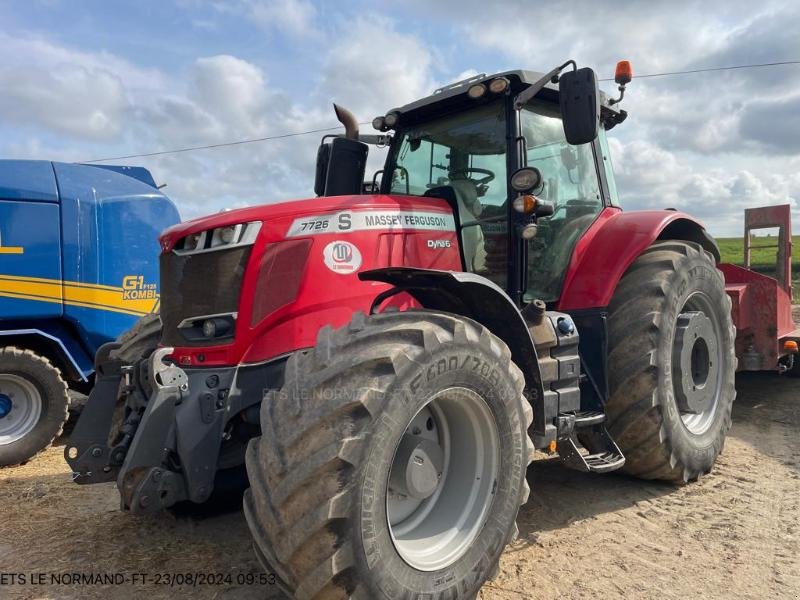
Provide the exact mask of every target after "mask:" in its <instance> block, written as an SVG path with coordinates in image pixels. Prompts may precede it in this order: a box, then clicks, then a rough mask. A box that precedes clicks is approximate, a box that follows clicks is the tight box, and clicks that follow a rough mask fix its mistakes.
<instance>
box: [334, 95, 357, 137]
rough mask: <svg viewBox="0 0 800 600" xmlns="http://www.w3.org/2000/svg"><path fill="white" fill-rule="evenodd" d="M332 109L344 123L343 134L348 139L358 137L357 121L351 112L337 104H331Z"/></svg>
mask: <svg viewBox="0 0 800 600" xmlns="http://www.w3.org/2000/svg"><path fill="white" fill-rule="evenodd" d="M333 110H334V111H335V112H336V118H337V119H339V122H340V123H341V124H342V125H344V136H345V137H346V138H347V139H350V140H357V139H358V121H357V120H356V118H355V116H354V115H353V113H351V112H350V111H349V110H347V109H346V108H342V107H341V106H339V105H338V104H335V103H334V105H333Z"/></svg>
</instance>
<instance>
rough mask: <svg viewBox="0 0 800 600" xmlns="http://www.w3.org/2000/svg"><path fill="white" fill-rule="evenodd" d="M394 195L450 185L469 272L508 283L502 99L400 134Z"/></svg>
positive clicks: (503, 112) (394, 174) (392, 181)
mask: <svg viewBox="0 0 800 600" xmlns="http://www.w3.org/2000/svg"><path fill="white" fill-rule="evenodd" d="M389 176H390V177H391V179H390V183H391V185H390V188H389V191H390V192H391V193H393V194H413V195H419V196H421V195H423V194H425V193H426V192H427V191H429V190H431V189H433V188H437V187H442V186H448V187H450V188H452V191H453V193H454V195H455V197H456V200H457V201H458V209H459V210H458V213H459V220H460V222H461V240H462V246H463V249H464V257H465V260H466V262H467V269H468V270H470V271H473V272H476V273H480V274H482V275H485V276H487V277H489V278H490V279H492V280H493V281H495V283H498V284H499V285H502V286H504V285H505V282H506V275H507V273H506V264H507V261H506V235H507V234H506V222H505V221H506V201H507V188H506V125H505V108H504V106H503V103H502V102H501V101H499V100H498V101H496V102H493V103H491V104H486V105H483V106H480V107H476V108H473V109H470V110H465V111H462V112H459V113H457V114H453V115H448V116H446V117H443V118H441V119H438V120H435V121H429V122H427V123H423V124H421V125H419V126H416V127H410V128H408V129H405V130H403V131H402V132H401V140H400V144H399V148H398V150H397V156H396V159H395V165H394V170H393V171H392V173H391V174H390V175H389Z"/></svg>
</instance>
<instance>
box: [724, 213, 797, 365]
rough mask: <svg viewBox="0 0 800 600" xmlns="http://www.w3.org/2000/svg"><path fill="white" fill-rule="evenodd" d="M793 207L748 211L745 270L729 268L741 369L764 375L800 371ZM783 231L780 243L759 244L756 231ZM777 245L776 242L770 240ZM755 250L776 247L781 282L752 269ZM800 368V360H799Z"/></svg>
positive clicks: (728, 283) (728, 287)
mask: <svg viewBox="0 0 800 600" xmlns="http://www.w3.org/2000/svg"><path fill="white" fill-rule="evenodd" d="M790 208H791V207H790V206H789V205H788V204H782V205H779V206H765V207H761V208H748V209H745V211H744V266H743V267H740V266H738V265H732V264H728V263H723V264H720V265H719V268H720V270H721V271H722V272H723V273H724V274H725V291H726V292H727V293H728V296H729V297H730V299H731V304H732V306H731V315H732V317H733V323H734V325H735V326H736V356H737V357H738V358H739V364H738V367H737V370H739V371H764V370H773V369H775V368H777V369H778V370H779V371H781V372H786V371H790V372H791V374H795V373H796V372H800V369H798V368H793V367H794V366H795V364H794V363H795V360H794V355H795V354H796V353H797V349H798V341H800V329H798V328H797V327H796V325H795V323H794V321H793V320H792V218H791V209H790ZM772 228H777V229H778V236H777V243H776V244H769V245H765V244H763V243H759V244H758V245H756V246H754V245H753V240H752V237H751V232H752V231H753V230H757V229H772ZM766 239H769V240H774V239H775V238H774V237H770V238H766ZM753 248H775V249H776V250H777V252H776V263H777V264H776V277H774V278H773V277H769V276H767V275H764V274H762V273H759V272H757V271H754V270H753V269H752V268H751V250H752V249H753ZM798 366H799V367H800V361H798Z"/></svg>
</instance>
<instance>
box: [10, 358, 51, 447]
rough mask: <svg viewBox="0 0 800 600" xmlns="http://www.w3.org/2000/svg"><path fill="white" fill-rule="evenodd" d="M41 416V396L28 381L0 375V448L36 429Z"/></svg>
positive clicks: (17, 376)
mask: <svg viewBox="0 0 800 600" xmlns="http://www.w3.org/2000/svg"><path fill="white" fill-rule="evenodd" d="M41 414H42V396H41V394H40V393H39V390H38V389H37V388H36V386H35V385H34V384H33V383H32V382H31V381H29V380H27V379H25V378H23V377H20V376H19V375H14V374H11V373H2V374H0V446H4V445H6V444H11V443H13V442H16V441H18V440H20V439H22V438H23V437H25V436H26V435H28V434H29V433H30V432H31V430H32V429H33V428H34V427H36V423H38V422H39V417H40V416H41Z"/></svg>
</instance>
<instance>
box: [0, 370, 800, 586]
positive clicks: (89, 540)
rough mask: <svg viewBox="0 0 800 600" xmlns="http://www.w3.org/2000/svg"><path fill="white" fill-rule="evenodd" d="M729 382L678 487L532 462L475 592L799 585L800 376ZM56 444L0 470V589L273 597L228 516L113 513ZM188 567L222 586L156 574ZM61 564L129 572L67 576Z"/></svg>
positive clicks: (111, 499) (107, 489) (111, 490)
mask: <svg viewBox="0 0 800 600" xmlns="http://www.w3.org/2000/svg"><path fill="white" fill-rule="evenodd" d="M737 386H738V390H739V395H738V399H737V401H736V404H735V406H734V426H733V429H732V431H731V434H730V436H729V438H728V442H727V444H726V446H725V450H724V452H723V454H722V456H721V457H720V460H719V462H718V465H717V467H716V469H715V470H714V472H713V473H712V474H711V475H709V476H707V477H705V478H703V479H702V480H701V481H700V482H699V483H696V484H693V485H688V486H685V487H674V486H671V485H666V484H661V483H647V482H642V481H638V480H635V479H631V478H628V477H626V476H624V475H615V474H610V475H589V474H583V473H578V472H575V471H570V470H567V469H565V468H563V467H562V466H561V465H560V464H559V463H558V462H557V461H555V460H551V459H546V458H544V457H543V458H542V460H538V461H536V462H535V463H534V465H533V466H532V467H531V469H530V471H529V473H528V478H529V480H530V482H531V484H532V488H533V494H532V496H531V500H530V501H529V502H528V504H527V505H526V506H524V507H523V508H522V509H521V511H520V517H519V521H520V534H521V535H520V540H519V541H518V542H516V543H515V544H514V545H513V546H511V547H509V548H508V549H507V550H506V552H505V554H504V555H503V558H502V562H501V573H500V575H499V577H498V578H497V579H495V580H494V581H492V582H490V583H488V584H486V586H485V587H484V589H483V590H482V592H481V595H480V598H481V599H482V600H500V599H509V600H511V599H519V598H600V597H604V598H615V597H626V598H676V599H680V600H684V599H685V598H759V599H761V598H798V597H800V402H799V401H798V397H799V396H800V380H792V379H788V378H785V377H778V376H775V375H768V374H764V375H761V374H758V375H748V376H742V377H740V378H739V379H738V382H737ZM61 452H62V447H55V448H52V449H51V450H49V451H48V452H47V453H46V454H45V455H43V456H41V457H39V458H37V459H36V460H35V461H33V462H32V463H30V464H28V465H25V466H22V467H17V468H13V469H6V470H3V471H0V598H107V597H114V598H139V597H147V598H148V599H149V600H159V599H162V598H163V599H166V598H173V597H174V596H190V597H196V598H220V599H250V598H252V599H256V598H275V599H277V598H281V595H280V594H279V593H278V592H277V591H276V590H275V589H274V588H272V587H270V586H265V587H264V586H260V585H258V584H257V583H256V582H253V581H252V580H249V578H251V577H252V576H254V575H255V576H258V574H259V573H260V569H259V566H258V564H257V562H256V561H255V559H254V557H253V554H252V552H251V549H250V543H249V535H248V532H247V526H246V524H245V522H244V517H243V516H242V514H241V513H240V512H228V513H225V514H216V515H205V516H203V515H193V516H181V517H175V516H173V515H171V514H167V513H165V514H160V515H156V516H149V517H137V516H133V515H130V514H124V513H121V512H120V511H119V510H118V496H117V491H116V488H115V487H114V486H113V484H105V485H98V486H87V487H79V486H77V485H74V484H72V483H71V481H70V474H69V471H68V469H67V466H66V464H65V463H64V461H63V459H62V457H61ZM197 572H201V573H209V574H220V577H225V576H230V582H229V583H228V582H224V581H223V582H221V585H216V583H217V582H215V585H208V582H205V583H204V584H203V585H199V586H197V587H194V588H192V587H190V586H188V585H182V586H181V585H179V586H178V587H175V588H171V587H170V584H172V583H174V582H172V581H168V580H166V579H163V578H162V579H161V581H158V582H154V579H155V578H157V577H158V575H159V574H167V575H168V576H170V575H174V574H181V573H197ZM70 573H102V574H106V575H115V574H116V576H117V581H121V580H122V579H124V580H125V581H126V583H122V584H118V585H113V586H102V585H95V584H88V585H87V584H84V585H81V584H75V583H72V582H70V579H69V574H70ZM12 574H17V580H16V582H12V581H11V580H10V577H11V575H12ZM19 574H21V575H24V576H25V578H26V581H25V585H22V584H20V583H19ZM65 574H66V576H65ZM137 574H140V575H141V578H144V577H147V578H148V580H149V583H148V584H146V585H143V584H141V583H140V581H141V578H139V577H137ZM54 575H57V576H61V578H62V580H61V583H60V584H59V583H54V582H53V581H52V580H51V579H50V578H51V577H52V576H54ZM4 577H5V580H4V579H3V578H4ZM120 578H122V579H120ZM32 582H33V585H32Z"/></svg>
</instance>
